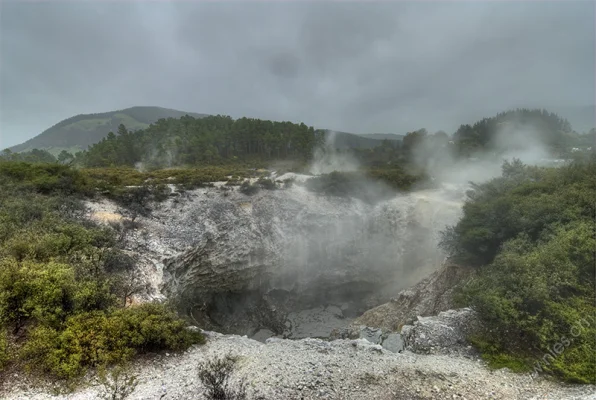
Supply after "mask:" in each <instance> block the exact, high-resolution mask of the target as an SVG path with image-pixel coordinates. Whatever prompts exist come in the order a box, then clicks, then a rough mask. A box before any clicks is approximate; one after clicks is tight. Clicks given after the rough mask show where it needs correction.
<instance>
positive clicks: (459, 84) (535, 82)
mask: <svg viewBox="0 0 596 400" xmlns="http://www.w3.org/2000/svg"><path fill="white" fill-rule="evenodd" d="M0 4H1V5H0V7H1V11H0V30H1V32H0V46H1V47H0V85H1V86H0V91H1V92H0V93H1V99H0V100H1V103H0V112H1V114H0V129H1V131H0V132H1V139H0V149H1V148H4V147H6V146H10V145H14V144H18V143H20V142H23V141H25V140H26V139H29V138H31V137H33V136H35V135H37V134H39V133H41V132H42V131H43V130H45V129H46V128H48V127H50V126H51V125H53V124H55V123H57V122H59V121H60V120H62V119H65V118H68V117H71V116H73V115H76V114H81V113H94V112H104V111H111V110H116V109H121V108H126V107H130V106H136V105H156V106H161V107H167V108H175V109H179V110H184V111H192V112H199V113H213V114H227V115H231V116H232V117H235V118H237V117H241V116H250V117H257V118H267V119H273V120H290V121H295V122H299V121H303V122H305V123H306V124H308V125H314V126H316V127H322V128H331V129H336V130H344V131H349V132H362V133H364V132H396V133H405V132H406V131H408V130H413V129H418V128H421V127H425V128H427V129H428V130H429V131H431V132H432V131H435V130H438V129H443V130H446V131H447V132H449V133H451V132H453V131H454V130H455V129H457V127H458V126H459V124H461V123H468V122H469V123H471V122H474V121H475V120H476V119H478V118H481V117H484V116H492V115H494V114H496V113H497V112H499V111H503V110H505V109H507V108H511V107H517V106H527V107H547V108H560V107H575V106H587V105H592V104H594V91H595V81H594V71H595V56H594V47H595V34H594V19H595V15H596V14H595V12H594V2H593V1H582V2H574V1H561V2H552V1H531V2H507V1H499V2H480V1H475V2H427V1H425V2H402V1H400V2H382V3H372V2H361V3H357V2H348V3H339V2H305V1H300V2H293V3H292V2H286V1H284V2H273V1H267V2H258V3H254V2H225V3H223V2H221V1H219V2H190V1H180V2H165V1H160V2H156V1H151V2H149V1H144V2H133V1H118V2H104V1H99V0H97V1H76V2H75V1H71V2H57V1H43V2H33V1H18V2H17V1H10V0H8V1H7V0H3V1H1V3H0Z"/></svg>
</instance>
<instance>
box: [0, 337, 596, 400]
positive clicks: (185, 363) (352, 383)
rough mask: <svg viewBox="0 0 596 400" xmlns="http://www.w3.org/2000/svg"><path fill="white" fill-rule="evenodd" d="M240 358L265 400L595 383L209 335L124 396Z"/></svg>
mask: <svg viewBox="0 0 596 400" xmlns="http://www.w3.org/2000/svg"><path fill="white" fill-rule="evenodd" d="M228 353H231V354H234V355H238V356H240V361H239V363H238V368H239V369H238V372H237V375H236V378H244V379H246V380H247V382H248V383H249V388H250V392H251V393H253V394H256V393H258V394H260V395H262V396H263V397H264V398H265V399H266V400H274V399H275V400H280V399H348V400H349V399H354V400H356V399H358V400H360V399H362V400H364V399H366V400H370V399H379V400H390V399H395V400H397V399H400V400H408V399H416V400H418V399H464V398H465V399H468V400H476V399H503V400H516V399H528V400H529V399H552V400H555V399H556V400H566V399H568V400H571V399H576V400H589V399H593V398H594V397H593V395H594V393H595V391H596V387H594V386H588V385H583V386H581V385H578V386H566V385H561V384H557V383H553V382H551V381H548V380H545V379H537V380H533V379H532V378H531V377H530V375H529V374H513V373H510V372H507V371H505V370H498V371H491V370H488V369H487V368H485V366H484V364H483V362H482V361H479V360H478V359H470V358H465V357H460V356H448V355H439V354H429V355H417V354H414V353H411V352H409V351H405V352H404V353H393V352H390V351H387V350H384V349H382V348H380V346H378V345H373V344H371V343H369V342H368V341H366V340H364V339H360V340H336V341H331V342H326V341H323V340H318V339H304V340H297V341H291V340H282V339H270V340H269V342H268V343H260V342H257V341H254V340H251V339H248V338H245V337H239V336H224V335H220V334H215V333H212V334H210V335H209V340H208V343H207V344H206V345H204V346H201V347H194V348H192V349H190V350H189V351H187V352H186V353H184V354H181V355H159V356H156V357H154V358H150V359H145V360H141V361H139V362H138V363H136V364H135V366H134V371H135V373H136V374H138V380H139V385H138V386H137V388H136V390H135V392H134V393H133V394H132V395H131V397H130V399H137V400H140V399H144V400H150V399H155V400H157V399H179V400H183V399H184V400H186V399H200V398H202V391H203V389H202V387H201V385H200V383H199V380H198V378H197V365H198V364H199V363H200V362H201V361H204V360H206V359H209V358H211V357H213V356H217V355H224V354H228ZM6 385H7V388H8V391H7V392H5V393H4V394H2V395H0V397H1V398H3V399H6V400H17V399H19V400H25V399H31V400H42V399H72V400H83V399H96V398H98V395H99V394H100V392H101V390H100V389H101V388H100V387H98V386H88V387H86V388H84V389H80V390H78V391H76V392H74V393H71V394H69V395H52V394H51V391H50V390H49V389H48V390H42V389H35V388H28V387H26V385H25V384H24V383H23V381H22V380H21V381H9V382H7V383H6Z"/></svg>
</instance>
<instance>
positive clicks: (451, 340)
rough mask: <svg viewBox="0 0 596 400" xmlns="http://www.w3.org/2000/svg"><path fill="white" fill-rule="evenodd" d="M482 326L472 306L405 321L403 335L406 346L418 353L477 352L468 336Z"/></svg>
mask: <svg viewBox="0 0 596 400" xmlns="http://www.w3.org/2000/svg"><path fill="white" fill-rule="evenodd" d="M479 330H480V322H479V320H478V317H477V315H476V313H475V312H474V311H472V310H471V309H469V308H463V309H460V310H448V311H445V312H442V313H439V315H437V316H432V317H418V320H417V321H416V322H414V323H413V324H412V325H405V326H404V327H403V328H402V330H401V338H402V339H403V341H404V344H405V348H406V349H407V350H410V351H412V352H414V353H417V354H451V355H454V354H455V355H465V356H470V355H473V354H475V351H474V350H473V349H472V346H470V344H469V343H468V340H467V338H468V337H470V335H473V334H474V333H477V332H478V331H479Z"/></svg>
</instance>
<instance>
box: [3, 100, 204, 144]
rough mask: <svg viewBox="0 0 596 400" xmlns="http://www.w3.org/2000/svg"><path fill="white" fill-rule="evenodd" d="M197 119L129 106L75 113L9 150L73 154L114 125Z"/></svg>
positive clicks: (137, 126) (133, 127)
mask: <svg viewBox="0 0 596 400" xmlns="http://www.w3.org/2000/svg"><path fill="white" fill-rule="evenodd" d="M187 114H188V115H190V116H193V117H195V118H201V117H204V116H206V115H207V114H197V113H189V112H185V111H178V110H171V109H168V108H161V107H131V108H126V109H124V110H117V111H109V112H105V113H99V114H79V115H76V116H74V117H71V118H68V119H65V120H63V121H61V122H59V123H57V124H56V125H54V126H52V127H51V128H49V129H46V130H45V131H43V132H42V133H41V134H39V135H37V136H35V137H34V138H32V139H29V140H27V141H26V142H24V143H21V144H19V145H16V146H14V147H11V148H10V150H12V151H13V152H21V151H28V150H32V149H45V150H48V151H49V152H50V153H52V154H58V153H60V151H62V150H67V151H69V152H76V151H79V150H84V149H86V148H87V147H88V146H90V145H92V144H94V143H97V142H99V141H100V140H101V139H103V138H104V137H106V135H107V134H108V133H109V132H110V131H112V132H116V130H117V129H118V125H120V124H124V125H125V126H126V127H127V129H129V130H131V131H135V130H137V129H145V128H147V127H148V126H149V125H150V124H152V123H154V122H156V121H157V120H159V119H161V118H180V117H182V116H184V115H187Z"/></svg>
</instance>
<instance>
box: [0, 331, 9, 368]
mask: <svg viewBox="0 0 596 400" xmlns="http://www.w3.org/2000/svg"><path fill="white" fill-rule="evenodd" d="M9 362H10V354H9V350H8V333H7V332H6V329H2V328H0V372H2V370H3V369H4V368H5V367H6V365H7V364H8V363H9Z"/></svg>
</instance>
